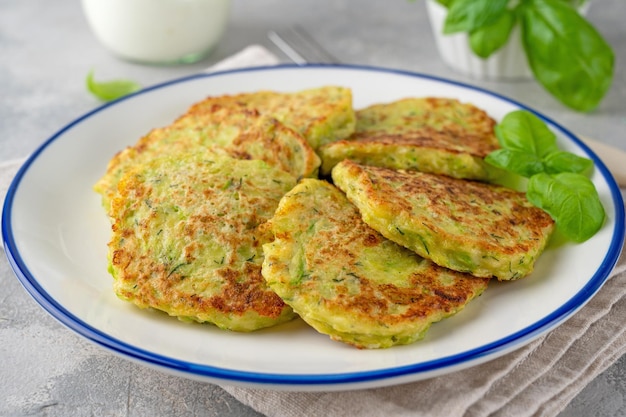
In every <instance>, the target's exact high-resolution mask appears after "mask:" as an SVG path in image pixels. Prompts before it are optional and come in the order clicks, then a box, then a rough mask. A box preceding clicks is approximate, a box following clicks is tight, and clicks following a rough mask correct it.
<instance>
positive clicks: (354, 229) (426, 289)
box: [262, 179, 489, 348]
mask: <svg viewBox="0 0 626 417" xmlns="http://www.w3.org/2000/svg"><path fill="white" fill-rule="evenodd" d="M269 226H270V229H271V231H272V232H273V233H274V236H275V240H274V241H273V242H272V243H268V244H266V245H264V247H263V249H264V252H265V260H264V262H263V270H262V273H263V277H264V278H265V279H266V281H267V283H268V285H269V286H270V287H271V288H272V289H273V290H274V291H276V293H277V294H278V295H279V296H280V297H281V298H282V299H283V300H284V301H285V302H286V303H287V304H289V305H290V306H291V307H292V308H293V309H294V310H295V311H296V312H297V313H298V314H299V315H300V317H302V319H303V320H304V321H306V322H307V323H308V324H310V325H311V326H312V327H313V328H315V329H316V330H317V331H319V332H320V333H324V334H328V335H329V336H330V337H331V338H332V339H333V340H337V341H341V342H344V343H347V344H350V345H354V346H356V347H358V348H386V347H390V346H393V345H398V344H408V343H412V342H414V341H416V340H419V339H420V338H422V337H423V336H424V334H425V332H426V331H427V330H428V328H429V327H430V325H431V324H432V323H434V322H437V321H439V320H441V319H443V318H445V317H448V316H450V315H453V314H455V313H456V312H458V311H460V310H461V309H463V307H464V306H465V305H466V304H467V303H468V302H469V301H470V300H471V299H472V298H474V297H476V296H478V295H479V294H481V293H482V291H483V290H484V289H485V288H486V287H487V284H488V282H489V280H488V279H480V278H475V277H472V276H470V275H467V274H462V273H459V272H455V271H451V270H448V269H445V268H441V267H438V266H436V265H435V264H433V263H432V262H430V261H429V260H426V259H424V258H421V257H420V256H418V255H416V254H415V253H413V252H411V251H409V250H407V249H405V248H403V247H401V246H399V245H397V244H395V243H393V242H392V241H390V240H388V239H386V238H384V237H383V236H382V235H381V234H380V233H378V232H376V231H375V230H373V229H371V228H370V227H369V226H367V225H366V224H365V223H364V222H363V221H362V220H361V216H360V214H359V212H358V211H357V209H356V207H355V206H354V205H353V204H351V203H350V202H349V201H348V199H347V198H346V196H345V195H344V194H343V193H342V192H341V191H340V190H338V189H337V188H336V187H334V186H333V185H331V184H329V183H327V182H326V181H322V180H315V179H303V180H302V181H300V183H299V184H298V185H297V186H296V187H295V188H294V189H293V190H291V191H290V192H289V193H287V194H286V195H285V196H284V197H283V198H282V199H281V201H280V204H279V207H278V209H277V210H276V213H275V215H274V217H273V218H272V219H271V220H270V222H269Z"/></svg>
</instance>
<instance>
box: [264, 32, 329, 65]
mask: <svg viewBox="0 0 626 417" xmlns="http://www.w3.org/2000/svg"><path fill="white" fill-rule="evenodd" d="M267 37H268V38H269V39H270V40H271V41H272V42H273V43H274V45H276V46H277V47H278V48H279V49H280V50H281V51H282V52H283V53H284V54H285V55H287V57H289V59H291V60H292V61H293V62H294V63H296V64H298V65H304V64H306V63H312V62H315V63H338V62H339V60H338V59H337V58H335V57H334V56H333V55H332V54H330V53H329V52H328V51H326V50H325V49H324V48H323V47H322V46H321V45H320V44H319V43H318V42H317V41H316V40H315V39H313V37H312V36H311V35H309V33H307V31H306V30H304V29H303V28H302V27H301V26H294V27H292V28H290V29H287V30H283V31H281V32H280V33H279V32H276V31H269V32H268V34H267Z"/></svg>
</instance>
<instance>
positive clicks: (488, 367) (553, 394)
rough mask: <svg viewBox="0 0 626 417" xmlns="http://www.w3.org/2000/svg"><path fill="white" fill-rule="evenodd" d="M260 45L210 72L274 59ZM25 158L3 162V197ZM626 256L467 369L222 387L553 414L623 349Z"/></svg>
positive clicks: (269, 397) (304, 402) (473, 415)
mask: <svg viewBox="0 0 626 417" xmlns="http://www.w3.org/2000/svg"><path fill="white" fill-rule="evenodd" d="M277 62H278V60H277V59H276V57H275V56H273V55H272V54H271V53H270V52H268V51H267V50H265V49H264V48H262V47H260V46H256V45H255V46H252V47H249V48H246V49H244V50H243V51H242V52H240V53H239V54H236V55H235V56H233V57H231V58H230V60H228V61H224V62H222V63H220V64H218V65H216V66H214V67H211V68H209V69H207V71H216V70H224V69H229V68H233V67H243V66H255V65H271V64H275V63H277ZM22 162H23V160H15V161H8V162H5V163H0V196H4V194H5V192H6V189H7V187H8V185H9V183H10V181H11V179H12V178H13V176H14V175H15V173H16V172H17V169H18V168H19V166H20V165H21V163H22ZM624 317H626V256H625V255H624V254H622V257H621V258H620V260H619V262H618V264H617V266H616V268H615V269H614V270H613V272H612V273H611V277H610V278H609V280H608V281H607V282H606V284H605V285H604V286H603V287H602V288H601V289H600V291H599V292H598V293H597V294H596V295H595V296H594V297H593V298H592V299H591V300H590V301H589V303H588V304H587V305H586V306H585V307H583V308H582V309H581V310H580V311H579V312H578V313H577V314H575V315H574V316H573V317H571V318H570V319H569V320H567V321H566V322H565V323H563V324H562V325H561V326H559V327H558V328H556V329H555V330H553V331H551V332H550V333H548V334H547V335H544V336H542V337H541V338H539V339H538V340H535V341H533V342H532V343H530V344H528V345H526V346H524V347H522V348H520V349H518V350H516V351H514V352H512V353H509V354H507V355H505V356H502V357H500V358H498V359H495V360H492V361H490V362H488V363H485V364H482V365H479V366H475V367H472V368H470V369H467V370H463V371H459V372H455V373H451V374H447V375H444V376H440V377H436V378H432V379H428V380H425V381H419V382H415V383H410V384H405V385H398V386H393V387H386V388H378V389H369V390H360V391H346V392H337V393H332V392H329V393H325V392H321V393H320V392H315V393H306V392H279V391H271V390H264V389H252V388H241V387H234V386H226V385H224V386H222V388H224V389H225V390H226V391H227V392H229V393H230V394H231V395H233V396H234V397H235V398H237V399H238V400H239V401H241V402H243V403H244V404H247V405H249V406H250V407H252V408H253V409H255V410H257V411H258V412H260V413H264V414H266V415H267V416H276V417H279V416H280V417H288V416H294V417H295V416H298V417H300V416H307V417H317V416H320V417H322V416H323V417H332V416H338V417H349V416H394V417H395V416H428V417H438V416H441V417H450V416H466V417H478V416H502V417H505V416H516V417H518V416H554V415H556V414H558V413H559V412H560V411H561V410H563V408H564V407H565V406H566V405H567V404H568V403H569V402H570V401H571V400H572V398H573V397H574V396H575V395H576V394H577V393H578V392H580V391H581V390H582V389H583V388H584V387H585V386H586V385H587V384H588V383H589V382H590V381H591V380H592V379H594V378H595V377H596V376H597V375H598V374H600V373H601V372H602V371H604V370H605V369H606V368H608V367H609V366H610V365H612V364H613V363H614V362H615V361H616V360H617V359H619V358H620V357H621V356H622V355H623V354H625V353H626V331H625V326H624V324H623V321H624Z"/></svg>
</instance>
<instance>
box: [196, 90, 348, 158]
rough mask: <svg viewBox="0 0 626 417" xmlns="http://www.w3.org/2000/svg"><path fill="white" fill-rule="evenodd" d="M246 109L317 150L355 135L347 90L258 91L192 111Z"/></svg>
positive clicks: (214, 99) (205, 103) (213, 100)
mask: <svg viewBox="0 0 626 417" xmlns="http://www.w3.org/2000/svg"><path fill="white" fill-rule="evenodd" d="M215 105H218V106H243V107H245V108H248V109H255V110H258V111H259V112H260V113H261V114H265V115H269V116H271V117H274V118H276V119H278V120H279V121H280V122H282V123H284V124H285V125H287V126H289V127H291V128H292V129H294V130H296V131H297V132H299V133H300V134H302V136H304V137H305V138H306V139H307V140H308V142H309V144H310V145H311V146H312V147H313V149H317V148H318V147H319V146H321V145H324V144H326V143H330V142H334V141H337V140H340V139H344V138H346V137H348V136H350V135H351V134H352V132H354V126H355V116H354V109H353V108H352V91H351V90H350V89H349V88H346V87H337V86H324V87H320V88H312V89H308V90H302V91H297V92H294V93H281V92H277V91H258V92H254V93H244V94H238V95H223V96H216V97H208V98H207V99H205V100H203V101H201V102H199V103H197V104H195V105H194V106H192V107H191V109H190V111H191V112H194V111H197V110H201V109H206V108H211V107H212V106H215Z"/></svg>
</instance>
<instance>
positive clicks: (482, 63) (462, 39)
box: [426, 0, 589, 80]
mask: <svg viewBox="0 0 626 417" xmlns="http://www.w3.org/2000/svg"><path fill="white" fill-rule="evenodd" d="M588 6H589V2H588V1H586V2H583V4H582V5H581V6H580V7H579V12H580V13H581V14H585V13H586V11H587V8H588ZM426 10H427V11H428V17H429V19H430V26H431V28H432V31H433V36H434V37H435V42H436V44H437V49H438V50H439V55H441V58H442V59H443V61H444V62H445V63H446V64H447V65H448V66H450V67H451V68H452V69H454V70H455V71H457V72H460V73H462V74H465V75H468V76H470V77H474V78H479V79H502V80H514V79H529V78H532V77H533V74H532V72H531V70H530V67H529V66H528V61H527V59H526V54H525V52H524V48H523V46H522V39H521V31H520V28H519V25H515V27H514V28H513V31H512V32H511V35H510V38H509V41H508V42H507V44H506V45H504V46H503V47H502V48H501V49H499V50H498V51H496V52H494V53H493V54H492V55H491V56H489V58H487V59H483V58H480V57H478V56H476V55H475V54H474V53H473V52H472V49H471V48H470V46H469V39H468V35H467V33H455V34H452V35H444V34H443V25H444V22H445V20H446V15H447V12H448V9H446V8H445V7H444V6H442V5H441V4H439V3H438V2H437V1H436V0H426Z"/></svg>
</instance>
